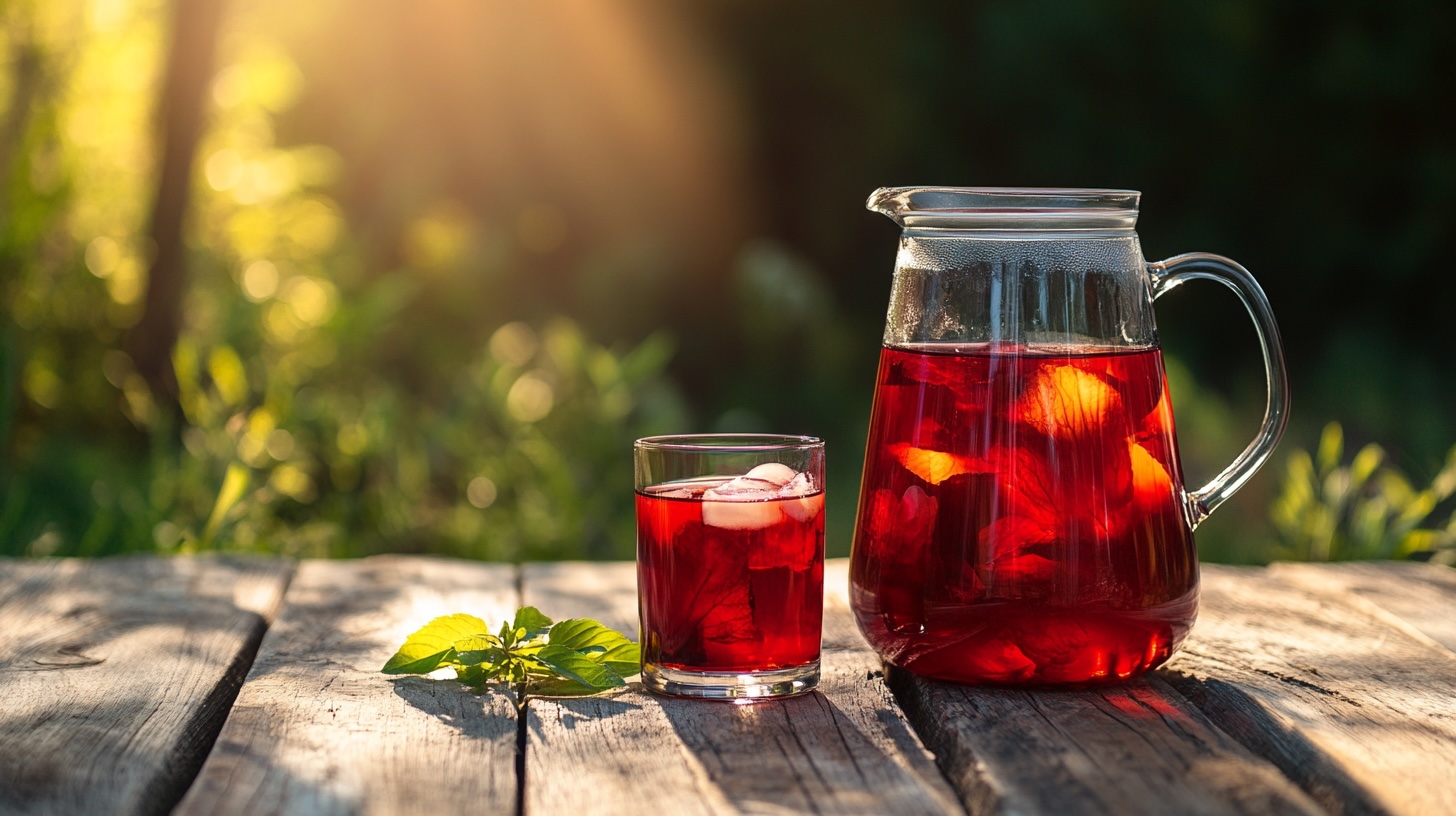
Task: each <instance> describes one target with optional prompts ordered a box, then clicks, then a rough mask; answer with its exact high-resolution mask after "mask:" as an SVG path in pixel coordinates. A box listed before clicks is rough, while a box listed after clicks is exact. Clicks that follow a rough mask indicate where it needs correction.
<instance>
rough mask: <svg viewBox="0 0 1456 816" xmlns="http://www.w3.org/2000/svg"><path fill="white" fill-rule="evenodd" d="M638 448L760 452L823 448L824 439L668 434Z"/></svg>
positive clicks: (639, 442)
mask: <svg viewBox="0 0 1456 816" xmlns="http://www.w3.org/2000/svg"><path fill="white" fill-rule="evenodd" d="M632 447H634V448H636V449H637V450H661V451H685V452H692V453H755V452H760V451H776V450H801V449H806V448H822V447H824V440H822V439H820V438H819V437H817V436H801V435H798V434H754V433H719V434H667V435H663V436H644V437H642V438H641V439H638V440H637V441H636V442H633V443H632Z"/></svg>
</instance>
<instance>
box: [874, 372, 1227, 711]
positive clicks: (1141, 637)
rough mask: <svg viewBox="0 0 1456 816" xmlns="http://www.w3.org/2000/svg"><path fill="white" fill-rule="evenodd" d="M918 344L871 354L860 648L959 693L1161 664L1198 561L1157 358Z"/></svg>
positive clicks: (1119, 673)
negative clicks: (956, 685)
mask: <svg viewBox="0 0 1456 816" xmlns="http://www.w3.org/2000/svg"><path fill="white" fill-rule="evenodd" d="M930 348H933V351H931V350H930ZM930 348H918V349H916V348H912V349H895V348H886V349H884V351H883V354H882V356H881V358H880V371H879V381H878V386H877V388H876V392H875V406H874V413H873V417H872V420H871V425H870V435H869V446H868V450H867V452H866V459H865V472H864V480H863V482H862V486H861V493H860V503H859V516H858V521H857V523H856V526H855V540H854V547H855V551H854V558H853V562H852V568H851V576H850V583H851V593H852V600H853V606H854V610H855V614H856V617H857V618H858V622H859V626H860V629H861V630H862V631H863V632H864V634H865V637H866V638H867V639H868V640H869V641H870V643H871V644H872V645H873V646H874V647H875V648H876V650H877V651H878V652H879V653H880V654H881V655H883V656H884V657H885V658H886V659H887V660H889V661H890V662H891V663H893V664H895V665H897V666H900V667H903V668H905V669H908V670H910V671H912V672H915V673H917V674H923V675H927V676H930V677H937V678H941V679H945V680H953V681H957V682H967V683H1006V684H1019V685H1066V684H1073V685H1081V684H1095V683H1101V682H1110V681H1115V680H1118V679H1121V678H1125V677H1130V676H1132V675H1135V674H1139V673H1141V672H1144V671H1147V670H1148V669H1151V668H1153V667H1155V666H1158V665H1159V664H1161V663H1163V662H1164V661H1165V660H1167V659H1168V657H1169V656H1170V655H1171V654H1172V653H1173V651H1174V650H1176V649H1177V648H1178V646H1179V645H1180V644H1181V643H1182V641H1183V639H1184V637H1186V636H1187V634H1188V630H1189V628H1190V627H1191V626H1192V624H1193V619H1194V617H1195V616H1196V614H1197V604H1198V567H1197V554H1196V551H1195V549H1194V544H1193V534H1192V531H1191V529H1190V528H1189V526H1188V522H1187V520H1186V518H1185V516H1184V511H1183V502H1182V498H1181V491H1182V483H1183V480H1182V475H1181V474H1180V473H1179V470H1178V456H1177V448H1176V446H1175V444H1174V440H1173V415H1172V411H1171V409H1170V408H1169V401H1168V396H1167V392H1166V385H1165V378H1164V376H1163V358H1162V354H1161V352H1160V351H1159V350H1157V349H1156V348H1154V349H1143V350H1134V351H1127V352H1118V353H1077V352H1075V351H1074V352H1068V353H1060V352H1059V353H1050V354H1049V353H1044V352H1039V353H1035V354H1033V353H1029V352H1028V351H1027V350H1026V349H1024V348H1019V347H1013V348H1009V349H1004V348H997V349H992V348H988V347H986V346H965V347H946V346H934V347H930Z"/></svg>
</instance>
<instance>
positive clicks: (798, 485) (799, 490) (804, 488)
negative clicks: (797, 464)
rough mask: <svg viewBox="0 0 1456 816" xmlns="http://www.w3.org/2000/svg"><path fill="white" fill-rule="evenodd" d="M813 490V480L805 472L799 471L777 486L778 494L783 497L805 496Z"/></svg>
mask: <svg viewBox="0 0 1456 816" xmlns="http://www.w3.org/2000/svg"><path fill="white" fill-rule="evenodd" d="M813 492H814V480H813V479H812V478H810V476H809V474H807V473H800V474H797V475H796V476H794V478H792V479H790V480H789V481H788V482H787V483H785V484H784V486H783V487H781V488H779V495H780V496H784V497H785V498H789V497H794V496H807V495H809V494H810V493H813Z"/></svg>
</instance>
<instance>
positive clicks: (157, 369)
mask: <svg viewBox="0 0 1456 816" xmlns="http://www.w3.org/2000/svg"><path fill="white" fill-rule="evenodd" d="M223 4H224V0H172V45H171V50H170V52H169V54H168V58H167V68H166V75H165V77H164V80H163V83H164V84H163V86H162V96H161V104H160V108H159V111H158V117H157V120H158V129H159V131H160V133H159V136H160V138H159V142H160V145H161V162H160V172H159V173H158V176H157V196H156V199H155V201H154V202H153V205H152V220H151V226H150V228H149V234H150V236H151V239H152V242H153V244H152V245H153V247H154V248H155V250H156V256H155V257H154V258H153V259H152V263H151V268H150V269H149V270H148V274H147V290H146V298H145V301H144V303H143V311H142V316H141V319H140V320H139V321H138V322H137V324H136V325H135V326H134V327H133V328H132V329H131V332H130V333H129V334H128V336H127V350H128V351H129V352H130V354H131V357H132V360H133V362H134V363H135V365H136V368H137V371H138V372H139V373H140V374H141V375H142V377H144V378H145V379H146V381H147V385H148V387H150V389H151V392H152V396H153V398H155V399H156V400H157V403H158V406H159V407H160V408H162V409H163V410H164V411H165V410H166V406H168V405H171V406H175V405H176V400H177V378H176V375H175V373H174V372H173V370H172V349H173V348H174V347H175V346H176V345H177V336H178V334H179V332H180V331H181V328H182V296H183V294H184V293H185V291H186V288H187V257H186V247H185V246H184V244H183V239H182V224H183V219H184V217H185V215H186V213H187V205H188V200H189V195H190V192H191V183H192V161H193V156H194V154H195V153H196V150H197V138H198V136H199V135H200V134H201V131H202V124H203V100H204V98H205V96H206V92H207V88H208V85H209V83H210V80H211V79H212V75H213V62H214V56H215V53H216V50H217V35H218V29H219V27H220V25H221V23H222V12H223Z"/></svg>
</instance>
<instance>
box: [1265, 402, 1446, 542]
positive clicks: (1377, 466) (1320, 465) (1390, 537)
mask: <svg viewBox="0 0 1456 816" xmlns="http://www.w3.org/2000/svg"><path fill="white" fill-rule="evenodd" d="M1344 448H1345V443H1344V430H1343V429H1342V428H1341V427H1340V425H1339V423H1334V422H1332V423H1330V424H1328V425H1326V426H1325V429H1324V433H1323V434H1321V436H1320V441H1319V447H1318V448H1317V449H1316V451H1315V453H1314V455H1313V456H1311V455H1310V453H1309V452H1308V451H1304V450H1296V451H1295V452H1294V453H1292V454H1290V456H1289V458H1288V461H1287V463H1286V465H1285V471H1284V484H1283V488H1282V490H1281V491H1280V493H1279V495H1278V497H1277V498H1276V499H1275V501H1274V503H1273V505H1272V506H1271V508H1270V514H1271V517H1272V518H1273V521H1274V525H1275V528H1276V529H1277V530H1278V531H1279V536H1280V539H1281V543H1282V548H1281V550H1280V551H1279V552H1278V555H1279V556H1280V557H1283V558H1292V559H1296V560H1300V561H1344V560H1350V559H1359V558H1409V557H1411V556H1412V555H1421V556H1423V557H1426V558H1431V559H1433V560H1439V561H1443V562H1445V563H1456V512H1449V513H1448V516H1449V517H1448V518H1447V519H1446V520H1445V521H1440V520H1439V519H1438V518H1437V516H1438V515H1439V514H1438V513H1437V509H1438V508H1439V507H1440V506H1441V505H1442V503H1443V502H1445V501H1446V500H1447V499H1449V498H1450V497H1451V495H1452V494H1453V493H1456V447H1453V448H1452V449H1451V451H1450V452H1449V453H1448V454H1447V455H1446V464H1445V466H1444V467H1442V468H1441V469H1440V471H1438V472H1437V473H1436V475H1435V476H1434V477H1433V478H1432V479H1431V481H1430V484H1428V485H1427V486H1425V487H1423V488H1418V487H1416V486H1414V485H1413V484H1412V482H1411V480H1410V478H1409V477H1407V476H1406V475H1405V474H1404V473H1402V472H1400V470H1399V469H1398V468H1395V467H1393V466H1391V465H1389V464H1388V463H1387V461H1386V454H1385V451H1384V449H1382V448H1381V447H1380V446H1379V445H1377V444H1374V443H1371V444H1368V445H1365V446H1364V447H1362V448H1361V449H1360V450H1359V451H1357V452H1356V453H1355V455H1354V457H1352V458H1351V459H1350V461H1349V462H1345V461H1344Z"/></svg>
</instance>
